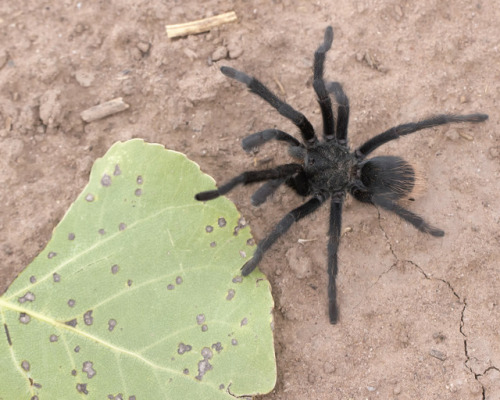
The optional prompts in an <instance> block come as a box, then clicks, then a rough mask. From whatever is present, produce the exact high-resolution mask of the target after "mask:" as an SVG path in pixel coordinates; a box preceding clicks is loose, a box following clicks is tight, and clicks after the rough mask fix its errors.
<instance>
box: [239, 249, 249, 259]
mask: <svg viewBox="0 0 500 400" xmlns="http://www.w3.org/2000/svg"><path fill="white" fill-rule="evenodd" d="M240 256H241V257H242V258H245V257H246V256H247V253H245V252H244V251H243V250H240Z"/></svg>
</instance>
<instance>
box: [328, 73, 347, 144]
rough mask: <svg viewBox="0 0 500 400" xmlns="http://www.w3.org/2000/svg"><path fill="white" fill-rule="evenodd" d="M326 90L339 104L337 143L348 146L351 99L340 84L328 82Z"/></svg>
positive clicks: (336, 131)
mask: <svg viewBox="0 0 500 400" xmlns="http://www.w3.org/2000/svg"><path fill="white" fill-rule="evenodd" d="M326 90H328V92H329V93H333V95H334V96H335V101H336V102H337V106H338V107H337V129H336V130H335V136H336V138H337V142H338V143H339V144H342V145H344V146H347V127H348V125H349V99H348V98H347V96H346V94H345V93H344V89H342V85H341V84H340V83H338V82H328V83H327V84H326Z"/></svg>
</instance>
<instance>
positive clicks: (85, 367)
mask: <svg viewBox="0 0 500 400" xmlns="http://www.w3.org/2000/svg"><path fill="white" fill-rule="evenodd" d="M93 365H94V364H93V363H92V362H91V361H85V362H84V363H83V367H82V372H85V373H86V374H87V378H88V379H92V378H93V377H94V375H95V374H96V372H95V369H94V368H92V367H93Z"/></svg>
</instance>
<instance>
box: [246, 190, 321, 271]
mask: <svg viewBox="0 0 500 400" xmlns="http://www.w3.org/2000/svg"><path fill="white" fill-rule="evenodd" d="M325 200H326V198H325V197H324V196H321V195H318V196H315V197H313V198H311V199H309V200H308V201H307V202H305V203H304V204H302V205H301V206H299V207H297V208H294V209H293V210H292V211H290V212H289V213H288V214H286V215H285V216H284V217H283V219H282V220H281V221H280V222H278V224H277V225H276V226H275V227H274V229H273V230H272V231H271V233H270V234H269V235H268V236H267V237H265V238H264V239H263V240H261V241H260V242H259V244H258V245H257V249H256V250H255V253H254V254H253V257H252V258H251V259H250V260H248V261H247V262H246V263H245V265H243V267H242V268H241V274H242V275H243V276H247V275H249V274H250V273H251V272H252V271H253V270H254V269H255V267H256V266H257V265H258V264H259V263H260V261H261V260H262V256H263V255H264V253H265V252H266V251H267V250H268V249H269V248H270V247H271V246H272V245H273V244H274V242H276V240H278V239H279V238H280V237H281V236H282V235H284V234H285V233H286V232H287V231H288V229H290V227H291V226H292V224H293V223H294V222H297V221H298V220H300V219H301V218H304V217H305V216H307V215H309V214H311V213H313V212H314V211H316V210H317V209H318V208H319V207H320V206H321V204H323V203H324V201H325Z"/></svg>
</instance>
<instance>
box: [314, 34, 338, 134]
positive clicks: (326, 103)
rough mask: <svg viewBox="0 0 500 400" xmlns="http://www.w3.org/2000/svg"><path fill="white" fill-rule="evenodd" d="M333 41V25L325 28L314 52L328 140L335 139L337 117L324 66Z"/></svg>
mask: <svg viewBox="0 0 500 400" xmlns="http://www.w3.org/2000/svg"><path fill="white" fill-rule="evenodd" d="M332 42H333V29H332V27H331V26H329V27H328V28H326V30H325V39H324V41H323V43H322V44H321V45H320V46H319V47H318V49H317V50H316V51H315V53H314V80H313V87H314V91H315V92H316V95H317V96H318V103H319V106H320V108H321V115H322V117H323V136H324V137H325V140H326V141H330V140H335V118H334V117H333V109H332V101H331V99H330V95H329V94H328V91H327V90H326V86H325V81H324V80H323V67H324V64H325V56H326V52H327V51H328V50H330V48H331V47H332Z"/></svg>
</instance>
